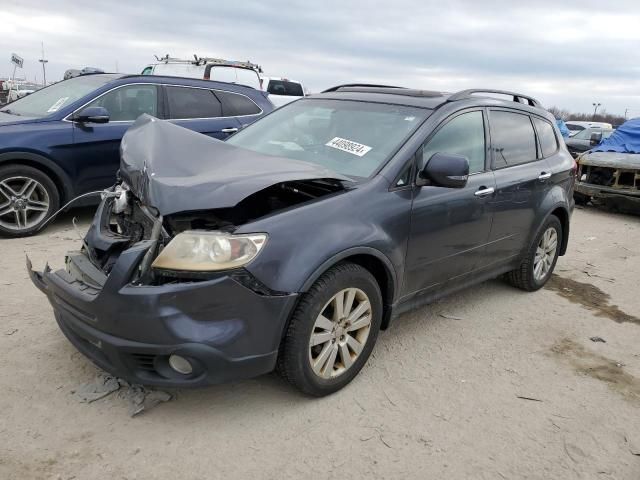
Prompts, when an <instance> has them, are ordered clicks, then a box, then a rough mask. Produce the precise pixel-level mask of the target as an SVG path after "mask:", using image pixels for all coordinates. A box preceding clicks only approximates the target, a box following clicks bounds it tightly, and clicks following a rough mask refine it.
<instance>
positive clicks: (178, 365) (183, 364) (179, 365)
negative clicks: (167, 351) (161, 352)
mask: <svg viewBox="0 0 640 480" xmlns="http://www.w3.org/2000/svg"><path fill="white" fill-rule="evenodd" d="M169 366H170V367H171V368H173V369H174V370H175V371H176V372H178V373H181V374H183V375H189V374H190V373H191V372H193V367H192V366H191V363H189V360H187V359H186V358H184V357H181V356H180V355H171V356H170V357H169Z"/></svg>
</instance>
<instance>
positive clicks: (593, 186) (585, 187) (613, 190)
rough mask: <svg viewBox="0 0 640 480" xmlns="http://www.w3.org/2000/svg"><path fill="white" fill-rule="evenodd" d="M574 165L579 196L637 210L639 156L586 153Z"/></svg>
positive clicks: (639, 182) (639, 192) (639, 188)
mask: <svg viewBox="0 0 640 480" xmlns="http://www.w3.org/2000/svg"><path fill="white" fill-rule="evenodd" d="M577 162H578V181H577V182H576V186H575V191H576V192H577V194H578V195H582V196H583V197H584V198H585V199H595V200H596V201H599V202H601V203H604V204H605V205H608V206H614V207H617V208H618V209H621V210H633V211H638V210H639V209H640V154H634V153H619V152H587V153H586V154H584V155H581V156H580V157H579V158H578V160H577Z"/></svg>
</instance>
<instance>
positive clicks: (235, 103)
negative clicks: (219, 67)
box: [216, 90, 262, 117]
mask: <svg viewBox="0 0 640 480" xmlns="http://www.w3.org/2000/svg"><path fill="white" fill-rule="evenodd" d="M216 96H217V97H218V98H219V99H220V103H222V113H223V115H224V116H225V117H240V116H243V115H258V114H259V113H260V112H262V110H261V109H260V107H259V106H258V105H256V104H255V103H254V102H253V100H251V99H250V98H248V97H245V96H244V95H240V94H238V93H231V92H223V91H220V90H217V91H216Z"/></svg>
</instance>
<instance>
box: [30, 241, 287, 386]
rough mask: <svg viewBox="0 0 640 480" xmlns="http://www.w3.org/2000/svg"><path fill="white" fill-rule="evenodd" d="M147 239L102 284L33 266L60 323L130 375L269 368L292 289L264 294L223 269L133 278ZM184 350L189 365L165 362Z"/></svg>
mask: <svg viewBox="0 0 640 480" xmlns="http://www.w3.org/2000/svg"><path fill="white" fill-rule="evenodd" d="M147 247H148V242H140V243H139V244H137V245H134V246H133V247H131V248H130V249H128V250H125V251H124V252H123V253H122V254H121V255H120V257H119V258H118V260H117V262H116V264H115V265H114V268H113V269H112V271H111V274H110V275H109V276H108V277H107V278H106V281H105V283H104V285H103V286H102V287H98V286H96V285H95V284H92V283H91V282H89V283H87V282H85V281H84V279H83V277H82V275H77V274H72V273H69V271H67V270H57V271H52V270H50V269H49V268H48V267H47V268H45V270H44V271H43V272H35V271H33V269H32V268H31V262H30V261H29V260H28V259H27V268H28V270H29V274H30V276H31V279H32V281H33V283H34V284H35V285H36V286H37V287H38V288H39V289H40V290H42V291H43V292H44V293H45V294H46V295H47V297H48V299H49V302H50V303H51V306H52V307H53V310H54V315H55V318H56V321H57V322H58V325H59V326H60V329H61V330H62V332H63V333H64V334H65V336H66V337H67V338H68V339H69V341H70V342H71V343H72V344H73V345H74V346H75V347H76V348H77V349H78V350H79V351H80V352H82V353H83V354H84V355H86V356H87V357H89V358H90V359H91V360H92V361H93V362H94V363H96V364H97V365H98V366H99V367H101V368H103V369H104V370H106V371H108V372H110V373H112V374H113V375H116V376H118V377H121V378H124V379H126V380H127V381H129V382H132V383H140V384H143V385H157V386H180V387H183V386H203V385H209V384H215V383H222V382H226V381H231V380H236V379H240V378H249V377H253V376H257V375H260V374H263V373H267V372H270V371H272V370H273V368H274V367H275V363H276V358H277V353H278V346H279V344H280V339H281V336H282V332H283V329H284V327H285V324H286V321H287V319H288V317H289V313H290V312H291V310H292V308H293V306H294V304H295V301H296V294H283V295H263V294H259V293H256V292H254V291H253V290H251V289H249V288H247V287H245V286H243V285H242V284H240V283H238V282H237V281H236V280H234V279H233V278H231V277H230V276H227V275H222V276H220V277H219V278H215V279H213V280H207V281H199V282H184V283H171V284H165V285H160V286H137V285H133V284H131V283H130V278H131V276H132V274H133V273H134V270H135V269H136V268H137V266H138V264H139V263H140V261H141V259H142V257H143V256H144V254H145V252H146V250H147ZM172 354H177V355H180V356H182V357H185V358H187V359H188V360H189V361H190V363H191V364H192V366H193V372H192V373H191V374H189V375H183V374H180V373H177V372H175V371H174V370H172V369H171V368H170V367H169V364H168V358H169V355H172Z"/></svg>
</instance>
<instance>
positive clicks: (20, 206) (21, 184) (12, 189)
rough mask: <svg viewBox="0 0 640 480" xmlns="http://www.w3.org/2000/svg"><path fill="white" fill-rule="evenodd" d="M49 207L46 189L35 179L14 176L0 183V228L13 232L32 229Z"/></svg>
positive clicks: (43, 216)
mask: <svg viewBox="0 0 640 480" xmlns="http://www.w3.org/2000/svg"><path fill="white" fill-rule="evenodd" d="M50 206H51V205H50V199H49V193H48V192H47V189H46V188H45V187H44V185H42V184H41V183H40V182H39V181H37V180H36V179H34V178H30V177H26V176H15V177H10V178H6V179H4V180H2V181H0V226H2V227H4V228H6V229H8V230H15V231H20V230H27V229H29V228H33V227H35V226H36V225H38V224H39V223H40V222H42V221H43V220H44V219H45V217H46V216H47V213H48V212H49V209H50Z"/></svg>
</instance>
